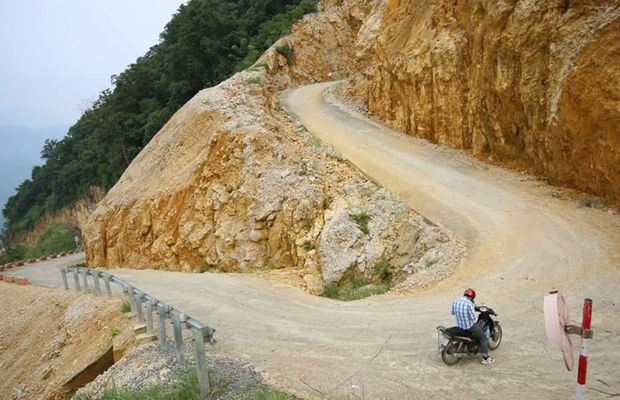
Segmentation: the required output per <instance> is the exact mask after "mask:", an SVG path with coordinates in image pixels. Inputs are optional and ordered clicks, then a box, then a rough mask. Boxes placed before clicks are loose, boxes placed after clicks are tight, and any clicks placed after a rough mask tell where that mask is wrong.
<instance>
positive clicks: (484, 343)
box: [467, 324, 489, 358]
mask: <svg viewBox="0 0 620 400" xmlns="http://www.w3.org/2000/svg"><path fill="white" fill-rule="evenodd" d="M467 332H469V333H471V336H472V337H473V338H474V339H476V340H477V341H478V343H480V349H481V350H480V354H482V357H484V358H487V357H489V338H488V337H487V335H485V334H484V332H482V329H480V327H479V326H478V324H474V326H472V327H471V328H469V329H467Z"/></svg>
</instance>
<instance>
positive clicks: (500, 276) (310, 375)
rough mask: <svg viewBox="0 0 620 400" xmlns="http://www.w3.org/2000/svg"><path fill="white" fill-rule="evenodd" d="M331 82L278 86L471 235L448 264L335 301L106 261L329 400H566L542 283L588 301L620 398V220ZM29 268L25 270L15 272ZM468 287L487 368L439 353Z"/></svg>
mask: <svg viewBox="0 0 620 400" xmlns="http://www.w3.org/2000/svg"><path fill="white" fill-rule="evenodd" d="M330 85H331V83H327V84H316V85H311V86H306V87H303V88H300V89H297V90H292V91H289V92H287V93H285V94H284V95H283V103H284V105H285V107H286V108H287V109H288V110H289V111H290V112H291V113H292V114H294V115H295V116H296V117H297V118H298V119H299V120H300V121H301V122H302V123H303V124H304V125H305V127H306V128H307V129H308V130H309V131H310V132H312V133H313V134H314V135H316V136H318V137H319V138H320V139H321V140H323V141H324V142H326V143H329V144H331V145H332V146H333V147H334V148H335V149H336V150H338V151H339V152H340V153H342V155H343V156H344V157H345V158H347V159H349V160H350V161H351V162H352V163H353V164H355V165H356V166H357V167H358V168H360V169H361V170H362V171H363V172H364V173H365V174H367V175H368V176H369V177H371V178H372V179H373V180H375V181H376V182H378V183H379V184H381V185H383V186H385V187H386V188H388V189H389V190H391V191H393V192H394V193H396V194H398V195H399V196H401V197H402V198H403V199H405V200H406V201H407V202H408V203H409V204H410V205H411V206H412V207H413V208H414V209H416V210H418V211H419V212H420V213H421V214H422V215H424V216H425V217H427V218H428V219H430V220H432V221H434V222H436V223H440V224H443V225H444V226H446V227H447V228H449V229H451V230H452V231H453V232H455V234H456V235H458V236H459V237H460V238H461V239H462V240H463V241H464V242H466V243H467V247H468V252H467V255H466V257H465V259H464V260H463V262H462V265H461V267H460V268H459V270H458V271H457V272H456V273H455V274H454V275H453V276H451V277H450V278H448V279H446V280H445V281H443V282H441V283H440V284H438V285H437V286H435V287H434V288H432V289H430V290H426V291H420V292H418V293H415V294H413V295H409V296H391V295H385V296H378V297H373V298H368V299H364V300H360V301H356V302H348V303H342V302H337V301H333V300H329V299H325V298H320V297H314V296H310V295H308V294H306V293H304V292H302V291H301V290H298V289H296V288H293V287H289V286H286V285H276V284H272V283H269V282H265V281H262V280H259V279H255V278H252V277H248V276H243V275H234V274H230V275H224V274H209V273H205V274H185V273H178V272H162V271H150V270H147V271H144V270H128V269H122V270H115V271H113V272H114V273H115V274H116V275H118V276H119V277H121V278H123V279H125V280H127V281H129V282H132V283H133V284H134V285H135V286H136V287H139V288H141V289H143V290H145V291H147V292H149V293H151V294H153V295H155V296H156V297H158V298H160V299H161V300H163V301H166V302H169V303H171V304H173V305H174V306H175V307H177V308H179V309H181V310H183V311H185V312H187V313H189V314H190V315H192V316H193V317H195V318H197V319H199V320H201V321H204V322H205V323H207V324H208V325H210V326H213V327H215V328H216V329H217V339H218V344H217V346H216V347H217V350H216V351H218V352H221V353H222V354H225V355H228V356H230V357H234V358H236V359H240V360H242V361H246V362H248V363H249V364H251V365H252V366H254V367H255V368H257V369H258V370H259V371H262V372H263V373H264V374H265V375H266V376H267V377H269V378H270V379H271V380H272V381H273V382H275V383H276V384H278V385H280V386H283V387H287V388H291V389H293V390H294V391H296V392H297V393H300V394H306V395H309V396H314V397H316V398H330V399H331V398H333V399H437V398H445V399H462V398H470V399H482V398H486V397H487V396H495V397H498V398H502V399H568V398H572V397H574V387H575V372H574V371H573V372H567V371H566V370H565V369H564V367H563V362H562V358H561V354H560V352H559V351H558V350H557V349H555V348H553V347H551V345H550V344H548V342H547V339H546V336H545V331H544V323H543V314H542V311H543V305H542V297H543V295H544V294H545V293H546V292H547V290H549V289H551V288H557V289H560V290H561V291H562V292H563V293H564V295H565V297H567V299H568V303H569V306H570V311H571V314H572V315H573V316H574V319H575V320H577V319H580V304H581V302H582V300H583V298H584V297H590V298H592V299H593V300H594V319H593V329H594V340H593V342H592V345H591V348H590V351H591V358H590V366H589V377H588V378H589V380H588V383H589V385H588V390H587V395H588V398H590V399H596V398H600V399H605V398H609V397H610V394H617V393H620V366H618V365H619V364H620V334H619V333H620V218H619V216H618V215H617V213H614V212H610V211H605V210H600V209H590V208H584V207H580V206H579V204H577V202H576V201H574V200H573V201H571V200H563V199H558V198H554V197H553V196H550V192H551V191H552V190H553V188H552V187H550V186H548V185H546V184H544V183H542V182H540V181H538V180H536V179H534V178H531V177H528V176H526V175H523V174H520V173H515V172H510V171H505V170H503V169H500V168H496V167H492V166H488V165H486V164H483V163H481V162H478V161H475V160H473V159H471V158H470V157H468V156H466V155H463V154H461V153H459V152H457V151H454V150H450V149H446V148H443V147H438V146H435V145H431V144H428V143H426V142H424V141H421V140H417V139H413V138H411V137H408V136H405V135H402V134H399V133H396V132H393V131H391V130H389V129H387V128H385V127H383V126H381V125H379V124H376V123H374V122H372V121H368V120H366V119H364V118H361V117H357V116H353V115H351V114H349V113H347V112H344V111H342V110H341V109H340V108H338V107H335V106H332V105H330V104H328V103H327V102H326V101H325V99H324V90H325V89H326V88H327V87H329V86H330ZM23 271H25V270H23ZM468 286H471V287H475V288H476V290H477V291H478V300H479V303H485V304H488V305H491V306H492V307H493V308H494V309H495V310H497V311H498V312H499V313H500V318H499V319H500V321H501V323H502V326H503V328H504V340H503V342H502V344H501V346H500V347H499V349H498V350H496V351H495V352H494V353H493V355H494V357H495V358H496V359H497V362H496V364H494V365H491V366H484V365H481V364H480V363H479V360H478V359H477V358H471V359H466V360H464V361H462V362H461V363H459V364H457V365H456V366H453V367H447V366H445V365H444V364H443V363H442V362H441V359H440V357H439V355H438V354H437V349H436V348H437V335H436V331H435V327H436V326H437V325H451V324H452V317H451V315H450V314H449V310H450V303H451V301H452V300H453V298H455V297H456V296H458V295H459V294H460V293H461V292H462V290H463V288H465V287H468Z"/></svg>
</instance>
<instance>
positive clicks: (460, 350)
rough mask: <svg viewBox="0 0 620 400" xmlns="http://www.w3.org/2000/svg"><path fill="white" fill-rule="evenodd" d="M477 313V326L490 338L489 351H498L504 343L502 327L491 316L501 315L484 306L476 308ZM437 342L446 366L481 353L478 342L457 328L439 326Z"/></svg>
mask: <svg viewBox="0 0 620 400" xmlns="http://www.w3.org/2000/svg"><path fill="white" fill-rule="evenodd" d="M476 311H478V312H479V314H478V320H477V321H476V324H477V325H478V326H479V327H480V329H481V330H482V332H484V334H485V335H487V337H488V338H489V350H495V349H497V348H498V347H499V345H500V343H501V342H502V327H501V326H500V324H499V321H497V320H494V319H493V318H491V316H493V317H496V318H497V317H498V316H499V314H497V313H496V312H495V311H493V309H492V308H490V307H484V306H481V307H476ZM437 342H438V351H439V353H441V359H442V360H443V362H444V363H445V364H446V365H454V364H456V363H458V362H459V361H461V359H462V358H464V357H467V356H469V355H475V354H478V353H479V352H480V344H479V343H478V341H477V340H475V339H474V338H472V337H471V334H470V333H469V332H467V331H464V330H462V329H461V328H459V327H457V326H453V327H451V328H446V327H444V326H441V325H440V326H438V327H437Z"/></svg>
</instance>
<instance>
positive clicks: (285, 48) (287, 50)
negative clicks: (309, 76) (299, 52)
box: [276, 43, 295, 65]
mask: <svg viewBox="0 0 620 400" xmlns="http://www.w3.org/2000/svg"><path fill="white" fill-rule="evenodd" d="M276 51H277V52H278V54H281V55H283V56H284V58H286V62H287V63H288V65H291V64H293V58H294V57H295V48H294V47H293V46H292V45H290V44H288V43H284V44H283V45H281V46H278V47H276Z"/></svg>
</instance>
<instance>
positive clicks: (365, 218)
mask: <svg viewBox="0 0 620 400" xmlns="http://www.w3.org/2000/svg"><path fill="white" fill-rule="evenodd" d="M349 217H351V219H352V220H353V221H355V223H356V224H357V227H358V228H360V231H362V232H364V233H365V234H368V232H370V229H369V228H368V223H369V222H370V215H368V214H366V213H365V212H362V213H359V214H350V215H349Z"/></svg>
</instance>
